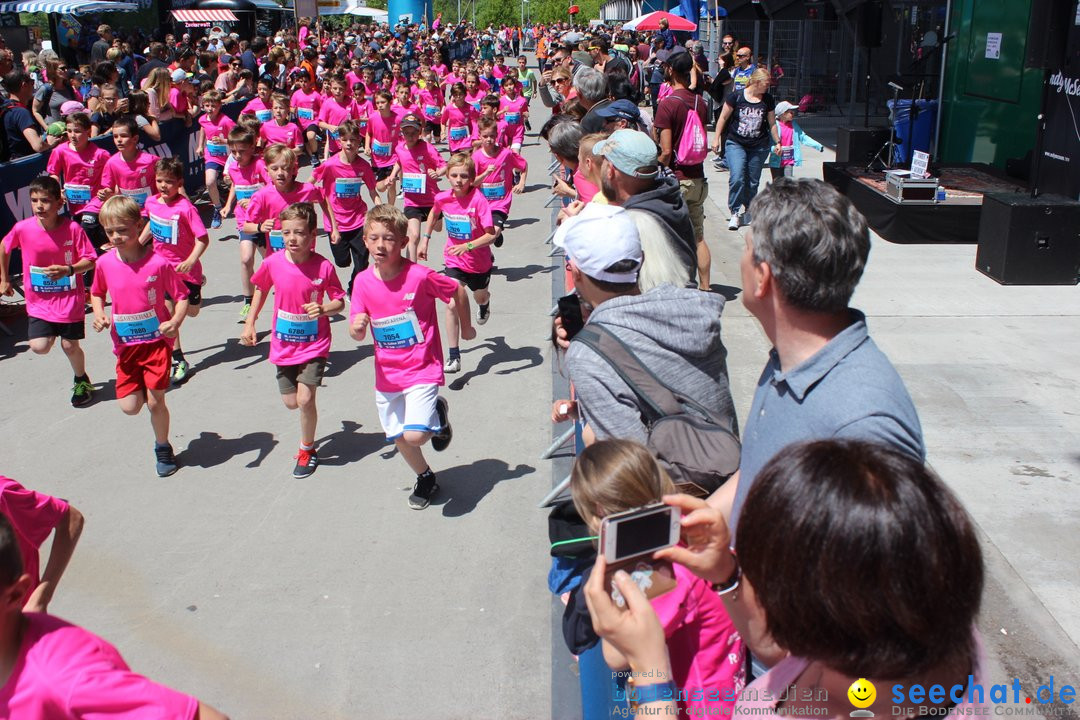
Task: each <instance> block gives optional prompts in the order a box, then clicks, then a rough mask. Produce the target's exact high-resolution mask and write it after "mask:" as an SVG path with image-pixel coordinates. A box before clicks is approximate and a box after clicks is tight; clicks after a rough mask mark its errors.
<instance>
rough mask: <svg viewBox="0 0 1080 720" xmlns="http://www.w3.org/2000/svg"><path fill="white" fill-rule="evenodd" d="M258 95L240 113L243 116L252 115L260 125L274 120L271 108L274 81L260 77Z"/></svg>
mask: <svg viewBox="0 0 1080 720" xmlns="http://www.w3.org/2000/svg"><path fill="white" fill-rule="evenodd" d="M257 92H258V94H257V95H256V96H255V97H253V98H251V100H250V101H248V104H247V105H245V106H244V109H243V110H242V111H241V113H242V114H244V115H254V116H255V117H256V118H258V120H259V122H261V123H268V122H270V121H271V120H273V119H274V111H273V109H272V106H271V104H270V103H271V97H272V96H273V94H274V80H273V78H269V77H265V76H263V77H260V78H259V84H258V90H257Z"/></svg>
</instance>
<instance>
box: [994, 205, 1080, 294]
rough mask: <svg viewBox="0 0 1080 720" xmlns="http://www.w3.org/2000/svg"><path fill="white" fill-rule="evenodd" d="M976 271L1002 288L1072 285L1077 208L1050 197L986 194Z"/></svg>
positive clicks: (1079, 251)
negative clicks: (1005, 286) (995, 281)
mask: <svg viewBox="0 0 1080 720" xmlns="http://www.w3.org/2000/svg"><path fill="white" fill-rule="evenodd" d="M975 267H976V269H978V270H979V272H981V273H983V274H985V275H988V276H990V277H992V278H993V279H994V280H997V281H998V282H999V283H1001V284H1002V285H1076V284H1077V279H1078V276H1080V202H1076V201H1074V200H1069V199H1068V198H1064V197H1058V196H1054V195H1040V196H1039V197H1037V198H1032V197H1030V196H1028V195H1020V194H1013V193H987V194H986V195H984V196H983V204H982V213H981V215H980V217H979V249H978V252H976V254H975Z"/></svg>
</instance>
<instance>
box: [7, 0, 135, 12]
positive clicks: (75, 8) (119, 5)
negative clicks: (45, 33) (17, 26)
mask: <svg viewBox="0 0 1080 720" xmlns="http://www.w3.org/2000/svg"><path fill="white" fill-rule="evenodd" d="M138 9H139V6H138V5H137V4H136V3H133V2H104V1H103V0H18V1H17V2H0V12H44V13H63V14H65V15H85V14H88V13H101V12H135V11H137V10H138Z"/></svg>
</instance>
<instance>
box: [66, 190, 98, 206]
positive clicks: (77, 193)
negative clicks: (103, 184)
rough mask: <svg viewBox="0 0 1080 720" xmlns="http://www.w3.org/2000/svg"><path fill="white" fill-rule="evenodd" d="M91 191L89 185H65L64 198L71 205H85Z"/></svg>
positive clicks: (88, 200)
mask: <svg viewBox="0 0 1080 720" xmlns="http://www.w3.org/2000/svg"><path fill="white" fill-rule="evenodd" d="M91 195H92V193H91V190H90V186H89V185H65V186H64V197H66V198H67V201H68V202H69V203H71V204H72V205H85V204H87V203H88V202H90V198H91Z"/></svg>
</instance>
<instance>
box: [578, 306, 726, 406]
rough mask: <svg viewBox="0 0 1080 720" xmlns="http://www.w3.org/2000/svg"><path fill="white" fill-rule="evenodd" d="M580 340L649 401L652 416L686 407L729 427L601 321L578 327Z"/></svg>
mask: <svg viewBox="0 0 1080 720" xmlns="http://www.w3.org/2000/svg"><path fill="white" fill-rule="evenodd" d="M578 340H580V341H581V342H583V343H584V344H585V345H586V347H588V348H590V349H591V350H592V351H593V352H595V353H596V354H597V355H599V356H600V357H601V358H602V359H603V360H604V361H605V362H606V363H607V364H608V365H610V366H611V368H612V369H613V370H614V371H615V373H616V374H617V375H618V376H619V377H620V378H621V379H622V381H623V382H625V383H626V384H627V385H628V386H629V387H630V390H631V391H632V392H633V393H634V394H635V395H636V396H637V397H638V398H639V399H640V400H641V401H642V403H644V404H645V406H646V410H647V411H648V413H649V414H650V415H651V418H650V419H651V420H658V419H660V418H662V417H667V416H668V415H676V414H678V413H680V412H683V410H684V409H685V408H689V409H691V410H693V411H694V412H695V413H696V414H698V415H700V416H701V417H703V418H705V419H706V420H709V421H710V422H712V423H714V424H716V425H719V426H721V427H726V426H727V423H724V422H722V421H721V420H720V419H719V418H717V417H716V416H715V415H714V414H713V413H712V412H710V411H709V410H708V409H706V408H705V407H703V406H702V405H701V404H700V403H698V402H696V401H694V400H691V399H690V398H688V397H686V396H684V395H682V394H680V393H677V392H675V390H673V389H672V388H671V386H670V385H668V384H666V383H665V382H663V381H662V380H661V379H660V378H658V377H657V376H656V375H655V374H654V373H653V372H652V371H651V370H649V369H648V368H647V367H645V365H644V364H643V363H642V362H641V359H640V358H638V356H637V355H636V354H635V353H634V351H633V350H631V349H630V347H629V346H628V345H627V344H626V343H624V342H623V341H622V340H621V339H620V338H619V337H618V336H617V335H615V333H613V332H611V330H609V329H608V328H606V327H604V326H603V325H602V324H599V323H590V324H588V325H586V326H585V327H584V328H582V329H581V330H580V331H578V333H577V335H575V336H574V341H575V342H577V341H578Z"/></svg>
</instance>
